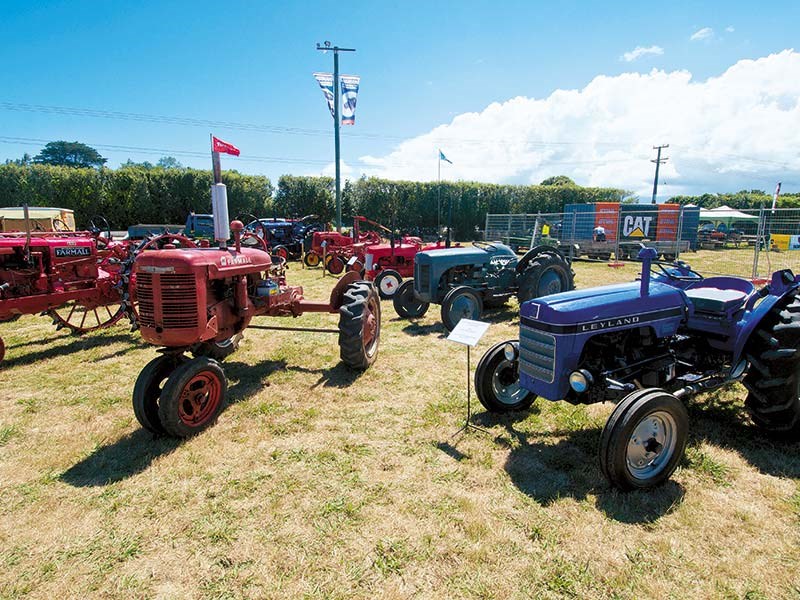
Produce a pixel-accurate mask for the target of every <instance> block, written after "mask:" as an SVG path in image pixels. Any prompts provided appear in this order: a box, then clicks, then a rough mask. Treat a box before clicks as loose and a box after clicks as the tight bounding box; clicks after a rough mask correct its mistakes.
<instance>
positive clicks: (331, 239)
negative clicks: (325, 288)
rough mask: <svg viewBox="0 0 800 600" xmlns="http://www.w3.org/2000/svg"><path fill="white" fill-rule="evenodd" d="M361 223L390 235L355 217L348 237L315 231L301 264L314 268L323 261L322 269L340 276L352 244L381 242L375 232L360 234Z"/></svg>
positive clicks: (350, 253)
mask: <svg viewBox="0 0 800 600" xmlns="http://www.w3.org/2000/svg"><path fill="white" fill-rule="evenodd" d="M361 223H369V224H370V225H373V226H375V227H377V228H379V229H382V230H384V231H386V232H389V233H391V232H390V231H389V229H387V228H386V227H384V226H383V225H381V224H380V223H376V222H374V221H370V220H369V219H367V218H366V217H362V216H356V217H354V218H353V231H352V233H351V234H350V235H345V234H343V233H337V232H336V231H315V232H314V233H313V234H312V235H311V245H310V247H308V248H306V249H305V256H303V262H304V263H305V264H306V266H307V267H316V266H319V265H320V264H321V263H322V262H323V260H324V262H325V264H324V267H325V268H326V269H327V270H328V272H329V273H331V274H333V275H339V274H341V273H342V272H343V271H344V270H345V267H346V265H347V261H348V260H349V259H350V257H351V256H353V250H354V249H353V245H354V244H380V243H381V241H382V240H381V236H380V234H379V233H378V232H377V231H363V232H362V231H361ZM323 257H324V258H323Z"/></svg>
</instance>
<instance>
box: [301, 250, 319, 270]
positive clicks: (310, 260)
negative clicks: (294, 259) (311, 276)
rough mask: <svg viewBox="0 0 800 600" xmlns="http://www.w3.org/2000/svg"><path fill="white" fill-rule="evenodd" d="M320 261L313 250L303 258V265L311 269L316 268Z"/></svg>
mask: <svg viewBox="0 0 800 600" xmlns="http://www.w3.org/2000/svg"><path fill="white" fill-rule="evenodd" d="M321 261H322V259H321V258H320V257H319V254H317V253H316V252H314V251H313V250H312V251H311V252H306V253H305V256H303V262H304V263H305V265H306V266H307V267H310V268H312V269H313V268H314V267H318V266H319V263H320V262H321Z"/></svg>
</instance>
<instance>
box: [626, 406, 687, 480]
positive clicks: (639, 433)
mask: <svg viewBox="0 0 800 600" xmlns="http://www.w3.org/2000/svg"><path fill="white" fill-rule="evenodd" d="M677 429H678V426H677V424H676V423H675V419H674V418H673V417H672V415H671V414H669V413H668V412H665V411H663V410H659V411H656V412H652V413H650V414H649V415H647V416H645V417H644V418H643V419H642V420H641V421H639V423H638V424H637V425H636V428H635V429H634V430H633V433H632V434H631V437H630V439H629V440H628V448H627V452H626V456H625V459H626V462H627V465H628V470H629V471H630V474H631V475H632V476H633V477H634V478H636V479H642V480H646V479H651V478H653V477H655V476H656V475H658V474H659V473H660V472H661V471H663V470H664V468H665V467H666V466H667V463H669V461H670V459H671V458H672V455H673V454H674V453H675V445H676V443H677Z"/></svg>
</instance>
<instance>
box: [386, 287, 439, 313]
mask: <svg viewBox="0 0 800 600" xmlns="http://www.w3.org/2000/svg"><path fill="white" fill-rule="evenodd" d="M392 304H393V305H394V310H395V312H396V313H397V314H398V315H399V316H400V317H401V318H403V319H416V318H419V317H421V316H423V315H424V314H425V313H426V312H428V307H429V306H430V303H429V302H423V301H422V300H420V299H419V298H417V295H416V293H415V292H414V280H413V279H408V280H406V281H404V282H403V283H401V284H400V287H399V288H397V292H395V294H394V297H393V298H392Z"/></svg>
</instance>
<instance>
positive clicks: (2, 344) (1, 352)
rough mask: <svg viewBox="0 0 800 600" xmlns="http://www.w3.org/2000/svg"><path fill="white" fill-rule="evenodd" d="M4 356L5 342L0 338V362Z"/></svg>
mask: <svg viewBox="0 0 800 600" xmlns="http://www.w3.org/2000/svg"><path fill="white" fill-rule="evenodd" d="M5 357H6V343H5V342H4V341H3V338H0V362H3V359H4V358H5Z"/></svg>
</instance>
